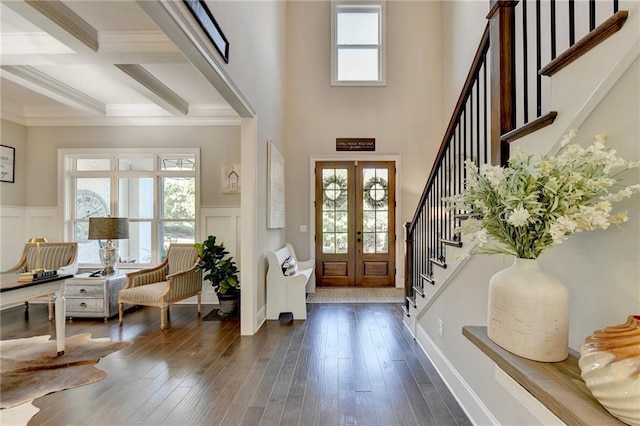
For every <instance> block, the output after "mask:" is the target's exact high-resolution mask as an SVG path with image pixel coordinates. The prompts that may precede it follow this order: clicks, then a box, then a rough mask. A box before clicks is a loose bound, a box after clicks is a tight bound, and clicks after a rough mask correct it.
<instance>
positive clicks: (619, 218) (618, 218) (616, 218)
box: [609, 211, 629, 223]
mask: <svg viewBox="0 0 640 426" xmlns="http://www.w3.org/2000/svg"><path fill="white" fill-rule="evenodd" d="M628 220H629V214H628V213H627V212H626V211H624V212H620V213H616V214H614V215H613V216H611V217H610V218H609V221H610V222H611V223H624V222H626V221H628Z"/></svg>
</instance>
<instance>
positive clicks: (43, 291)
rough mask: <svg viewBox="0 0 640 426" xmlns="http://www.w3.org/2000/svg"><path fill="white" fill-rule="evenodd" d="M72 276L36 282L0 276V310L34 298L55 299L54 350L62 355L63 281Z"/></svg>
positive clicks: (63, 321) (16, 277)
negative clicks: (52, 297) (51, 297)
mask: <svg viewBox="0 0 640 426" xmlns="http://www.w3.org/2000/svg"><path fill="white" fill-rule="evenodd" d="M71 277H73V275H56V276H53V277H49V278H43V279H40V280H37V281H29V282H21V281H18V274H11V273H10V274H0V309H4V308H5V307H9V306H12V305H15V304H16V303H17V302H23V301H25V300H28V299H33V298H34V297H40V296H46V295H49V294H52V293H53V295H54V296H55V299H56V308H55V309H56V348H57V350H58V355H63V354H64V338H65V336H64V328H65V315H64V312H65V298H64V291H65V280H67V279H69V278H71Z"/></svg>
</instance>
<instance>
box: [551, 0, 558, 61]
mask: <svg viewBox="0 0 640 426" xmlns="http://www.w3.org/2000/svg"><path fill="white" fill-rule="evenodd" d="M550 7H551V60H554V59H555V58H556V48H557V40H556V33H557V31H558V28H557V27H556V0H551V4H550Z"/></svg>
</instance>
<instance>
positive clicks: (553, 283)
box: [487, 258, 569, 362]
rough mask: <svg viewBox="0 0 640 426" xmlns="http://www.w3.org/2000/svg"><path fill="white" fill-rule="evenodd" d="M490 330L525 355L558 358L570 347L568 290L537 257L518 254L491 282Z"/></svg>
mask: <svg viewBox="0 0 640 426" xmlns="http://www.w3.org/2000/svg"><path fill="white" fill-rule="evenodd" d="M487 334H488V336H489V338H490V339H491V340H492V341H493V342H495V343H496V344H497V345H498V346H501V347H502V348H504V349H506V350H508V351H509V352H512V353H514V354H516V355H519V356H521V357H523V358H527V359H531V360H534V361H541V362H558V361H562V360H564V359H566V358H567V356H568V350H569V293H568V291H567V287H566V286H565V285H564V284H563V283H562V282H561V281H560V280H558V279H556V278H555V277H552V276H550V275H548V274H546V273H545V272H544V271H542V270H541V269H540V267H539V265H538V261H537V260H536V259H519V258H516V259H515V261H514V263H513V265H511V266H509V267H508V268H506V269H503V270H501V271H499V272H497V273H496V274H495V275H494V276H493V277H492V278H491V281H490V282H489V312H488V319H487Z"/></svg>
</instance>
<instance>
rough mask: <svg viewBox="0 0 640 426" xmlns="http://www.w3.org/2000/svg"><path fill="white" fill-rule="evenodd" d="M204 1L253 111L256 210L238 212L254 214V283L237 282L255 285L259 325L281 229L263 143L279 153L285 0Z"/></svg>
mask: <svg viewBox="0 0 640 426" xmlns="http://www.w3.org/2000/svg"><path fill="white" fill-rule="evenodd" d="M207 5H208V6H209V8H210V9H211V12H212V13H213V14H214V16H215V17H216V20H217V21H218V22H219V23H220V25H221V28H222V31H223V32H224V34H225V35H226V36H227V38H228V39H229V41H230V42H229V46H230V53H229V64H222V67H223V68H224V70H225V71H226V72H227V73H228V74H229V76H230V77H231V78H232V80H233V82H234V83H235V85H236V86H237V87H238V88H239V89H240V91H241V92H242V94H243V95H244V96H245V97H246V98H247V99H248V101H249V103H250V104H251V106H252V107H253V108H254V110H255V111H256V114H257V115H256V116H257V119H256V122H257V126H256V132H257V139H256V144H257V146H255V147H254V148H255V154H256V159H257V163H256V164H255V171H254V172H255V183H256V185H257V188H256V192H257V199H256V200H255V205H256V209H255V210H254V211H246V212H245V211H243V212H242V214H245V213H247V214H254V215H255V223H256V226H257V229H256V236H255V237H256V238H255V252H254V253H255V257H256V258H255V262H256V276H255V280H256V282H255V283H246V282H245V283H242V286H246V285H255V286H256V294H255V303H256V306H255V308H256V314H257V321H256V324H257V325H259V324H260V323H261V321H262V320H264V318H265V301H266V292H265V275H266V265H267V261H266V253H267V251H268V250H274V249H277V248H279V247H280V246H282V245H283V244H284V241H285V238H284V232H285V231H284V230H283V229H275V230H270V229H267V141H268V140H271V141H273V143H274V144H275V145H276V146H277V147H278V148H279V149H280V151H281V152H284V120H285V112H284V108H285V107H284V105H285V98H284V90H285V83H286V77H287V70H286V66H285V65H286V62H285V58H286V37H287V25H286V18H287V6H288V2H284V1H229V2H226V1H222V2H220V1H216V2H211V1H210V2H207ZM245 173H246V171H245ZM288 200H291V198H288ZM243 300H244V296H243ZM245 306H246V305H245Z"/></svg>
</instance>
